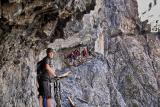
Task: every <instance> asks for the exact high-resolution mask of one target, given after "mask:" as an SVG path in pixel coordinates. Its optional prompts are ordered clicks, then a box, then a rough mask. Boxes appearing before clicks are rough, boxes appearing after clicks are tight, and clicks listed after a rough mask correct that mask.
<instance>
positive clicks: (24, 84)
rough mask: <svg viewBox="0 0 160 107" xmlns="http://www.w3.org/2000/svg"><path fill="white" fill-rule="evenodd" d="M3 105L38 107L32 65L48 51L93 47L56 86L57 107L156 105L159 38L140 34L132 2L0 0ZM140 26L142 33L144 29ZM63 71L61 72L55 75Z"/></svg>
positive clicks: (0, 92)
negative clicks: (58, 92) (73, 106)
mask: <svg viewBox="0 0 160 107" xmlns="http://www.w3.org/2000/svg"><path fill="white" fill-rule="evenodd" d="M0 15H1V16H0V53H1V54H0V104H1V106H2V107H38V98H37V95H38V92H37V88H36V72H35V71H36V63H37V62H38V61H39V60H40V59H42V57H44V56H45V49H46V48H47V47H52V48H54V49H56V50H61V49H63V48H65V49H69V48H73V47H75V46H83V45H89V46H92V47H94V49H95V52H99V53H95V56H92V57H91V58H88V59H87V60H86V61H85V62H84V63H82V64H81V65H79V66H77V67H65V69H64V68H63V66H62V62H63V58H62V55H58V56H57V57H56V59H55V64H56V68H57V69H63V72H65V71H68V70H71V71H72V75H71V76H69V77H68V78H65V79H63V80H62V81H61V83H62V105H63V107H70V106H69V103H68V100H67V98H66V97H67V96H72V99H73V101H74V102H75V104H76V106H77V107H159V106H160V70H159V69H160V40H159V35H158V34H157V35H153V34H150V33H146V32H141V31H143V28H145V27H144V25H142V23H141V22H140V20H139V18H138V7H137V1H136V0H65V1H64V0H55V1H52V0H27V1H26V0H1V7H0ZM142 26H143V27H142ZM60 73H62V72H60Z"/></svg>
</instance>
